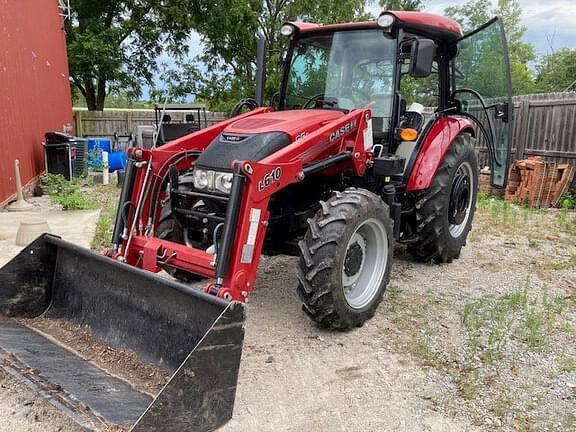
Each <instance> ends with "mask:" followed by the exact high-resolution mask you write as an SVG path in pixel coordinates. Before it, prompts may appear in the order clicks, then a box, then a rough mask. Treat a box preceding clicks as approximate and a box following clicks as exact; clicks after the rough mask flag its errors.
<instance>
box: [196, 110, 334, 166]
mask: <svg viewBox="0 0 576 432" xmlns="http://www.w3.org/2000/svg"><path fill="white" fill-rule="evenodd" d="M343 115H344V113H343V112H341V111H333V110H294V111H277V112H270V113H264V114H257V115H254V116H251V117H247V118H243V119H240V120H238V121H237V122H234V123H232V124H231V125H229V126H228V127H227V128H226V129H224V131H222V133H221V134H220V135H218V137H216V139H214V141H212V142H211V143H210V145H209V146H208V147H207V148H206V149H205V150H204V151H203V152H202V154H201V155H200V156H199V157H198V159H197V160H196V166H197V167H198V168H204V169H212V170H219V171H230V170H231V167H232V163H233V161H235V160H251V161H259V160H262V159H264V158H265V157H267V156H270V155H271V154H273V153H275V152H277V151H278V150H281V149H282V148H284V147H286V146H287V145H289V144H290V143H292V142H294V141H296V140H297V139H301V138H302V137H304V136H305V135H306V134H308V133H311V132H314V131H315V130H317V129H318V128H320V127H322V126H323V125H325V124H326V123H328V122H330V121H333V120H336V119H337V118H339V117H341V116H343Z"/></svg>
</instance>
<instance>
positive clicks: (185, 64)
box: [65, 0, 576, 110]
mask: <svg viewBox="0 0 576 432" xmlns="http://www.w3.org/2000/svg"><path fill="white" fill-rule="evenodd" d="M372 4H374V3H372V1H371V0H340V1H337V2H334V1H332V0H264V1H262V0H71V1H70V6H71V19H69V20H67V21H66V23H65V28H66V35H67V42H68V54H69V64H70V75H71V82H72V86H73V88H74V91H75V94H76V95H79V94H80V95H82V96H83V98H84V99H85V101H86V105H87V106H88V108H89V109H91V110H101V109H103V107H104V106H105V101H106V97H107V96H108V95H118V97H116V98H114V97H113V98H111V99H110V100H109V102H108V105H110V104H113V105H114V104H122V103H123V102H122V101H124V100H126V101H128V102H130V101H134V100H137V99H138V98H139V97H141V96H142V89H143V88H150V89H151V91H150V95H151V99H153V100H156V101H159V100H162V99H163V97H164V95H165V94H166V90H168V92H169V95H170V98H171V99H172V100H178V99H186V98H189V97H190V96H194V97H195V98H196V99H197V100H199V101H203V102H206V103H208V104H209V106H210V108H211V109H215V110H228V109H230V108H231V106H232V105H233V104H234V103H235V102H236V101H237V100H239V99H241V98H244V97H249V96H253V95H254V88H255V68H256V36H257V34H258V33H262V34H263V35H264V37H265V38H266V42H267V52H266V56H267V67H268V70H267V78H268V79H267V87H266V93H265V94H266V97H267V98H270V97H271V96H272V95H273V94H274V93H275V92H276V91H277V90H278V87H279V81H280V74H281V67H280V64H281V62H282V60H283V52H284V50H285V47H286V42H287V40H286V39H285V38H283V37H282V36H280V35H279V29H280V27H281V25H282V23H283V22H285V21H292V20H298V21H313V22H318V23H329V22H346V21H357V20H364V19H367V18H369V17H370V15H369V14H368V13H367V12H366V11H367V6H369V5H372ZM378 4H379V5H380V6H382V7H383V8H385V9H389V10H423V9H425V7H426V6H427V1H426V0H379V2H378ZM521 12H522V11H521V8H520V3H519V0H497V1H494V0H468V1H467V2H466V3H464V4H462V5H460V6H450V7H448V8H446V9H445V14H446V15H448V16H451V17H453V18H454V19H456V20H457V21H458V22H460V23H461V25H462V26H463V28H464V30H465V31H469V30H472V29H474V28H476V27H478V26H480V25H482V24H484V23H485V22H486V21H488V20H489V19H490V18H492V17H493V16H495V15H499V16H500V17H502V19H503V22H504V26H505V29H506V34H507V38H508V47H509V52H510V64H511V70H512V81H513V92H514V93H515V94H526V93H531V92H534V91H538V90H542V91H552V90H556V91H561V90H564V89H565V88H567V87H568V86H569V85H570V84H571V83H572V81H573V80H574V79H576V76H574V73H575V72H574V69H573V67H574V64H576V54H575V53H574V50H567V49H566V50H560V51H558V52H556V53H553V54H551V55H549V56H545V57H543V58H542V59H540V61H538V62H537V63H536V69H535V70H536V73H534V68H531V67H529V65H530V64H533V62H534V61H535V60H536V54H535V50H534V47H533V46H532V45H531V44H529V43H527V42H525V41H524V40H523V39H524V35H525V32H526V27H525V26H523V25H522V23H521ZM193 31H195V32H196V33H197V34H198V35H199V38H200V41H201V43H202V44H201V46H202V52H201V54H200V55H198V56H197V57H196V58H190V57H189V55H188V45H189V44H190V35H191V33H192V32H193ZM163 54H168V55H169V56H170V57H171V58H172V60H170V61H169V62H168V64H160V65H159V61H158V59H159V58H160V56H162V55H163ZM534 75H536V79H535V77H534ZM572 87H576V84H573V85H572ZM112 99H114V100H112Z"/></svg>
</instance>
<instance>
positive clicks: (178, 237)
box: [156, 201, 203, 283]
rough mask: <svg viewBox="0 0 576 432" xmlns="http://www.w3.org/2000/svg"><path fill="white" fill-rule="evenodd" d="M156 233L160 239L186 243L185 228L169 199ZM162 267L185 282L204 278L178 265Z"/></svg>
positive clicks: (163, 209)
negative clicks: (177, 217) (175, 214)
mask: <svg viewBox="0 0 576 432" xmlns="http://www.w3.org/2000/svg"><path fill="white" fill-rule="evenodd" d="M156 233H157V236H158V238H159V239H163V240H168V241H171V242H174V243H180V244H186V241H185V233H184V229H183V228H182V226H181V225H180V224H179V223H178V222H177V221H176V219H174V216H173V215H172V209H171V207H170V202H169V201H168V202H167V203H165V205H164V207H163V208H162V212H161V214H160V223H159V224H158V229H157V230H156ZM162 269H163V270H164V271H165V272H166V273H168V274H169V275H170V276H172V277H173V278H175V279H178V280H179V281H181V282H184V283H192V282H196V281H199V280H201V279H203V278H202V276H199V275H196V274H194V273H190V272H187V271H185V270H182V269H179V268H176V267H172V266H170V265H168V264H164V265H163V266H162Z"/></svg>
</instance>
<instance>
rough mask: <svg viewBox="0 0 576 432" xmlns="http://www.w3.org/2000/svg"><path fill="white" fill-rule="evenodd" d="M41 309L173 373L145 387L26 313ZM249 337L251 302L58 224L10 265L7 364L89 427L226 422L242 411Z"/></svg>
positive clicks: (0, 335) (5, 271) (3, 316)
mask: <svg viewBox="0 0 576 432" xmlns="http://www.w3.org/2000/svg"><path fill="white" fill-rule="evenodd" d="M40 316H42V317H43V318H48V319H61V320H66V321H67V322H70V323H72V324H74V325H77V326H81V327H88V328H89V329H90V330H91V332H92V335H93V336H94V338H95V339H97V340H98V341H101V342H103V343H105V344H107V345H109V346H111V347H114V348H119V349H124V348H125V349H130V350H133V351H134V352H135V353H136V354H137V355H138V357H139V358H140V359H141V360H142V361H143V362H146V363H150V364H153V365H155V366H157V367H159V368H161V369H163V370H164V371H166V372H168V374H170V379H169V381H168V383H167V384H166V385H165V386H164V388H163V389H162V390H161V391H160V392H159V393H158V394H157V395H155V396H154V397H151V396H150V395H148V394H146V393H144V392H141V391H138V390H137V389H135V388H134V387H133V386H131V385H130V384H129V383H126V382H125V381H123V380H121V379H119V378H117V377H115V376H112V375H110V374H109V373H108V372H106V371H105V370H103V369H100V368H98V367H97V366H95V365H94V364H92V363H90V362H89V361H87V360H84V359H82V358H80V357H79V356H78V355H76V354H75V353H74V352H72V351H69V350H68V349H66V348H64V347H62V346H60V345H58V344H55V343H54V342H53V341H52V340H51V339H49V338H46V337H44V335H42V334H41V333H38V332H36V331H34V330H33V329H32V328H30V327H27V326H26V324H23V323H22V321H21V320H20V318H35V317H40ZM243 338H244V306H243V305H242V304H241V303H236V302H228V301H225V300H223V299H220V298H217V297H214V296H211V295H209V294H205V293H203V292H200V291H197V290H195V289H193V288H191V287H188V286H187V285H184V284H181V283H178V282H175V281H172V280H168V279H165V278H162V277H160V276H157V275H155V274H153V273H150V272H146V271H143V270H140V269H138V268H135V267H131V266H128V265H126V264H122V263H120V262H117V261H115V260H113V259H111V258H108V257H105V256H102V255H99V254H97V253H95V252H92V251H89V250H86V249H83V248H80V247H78V246H75V245H73V244H71V243H68V242H65V241H63V240H61V239H59V238H58V237H55V236H52V235H49V234H44V235H43V236H41V237H39V238H38V239H37V240H35V241H34V242H32V243H31V244H30V245H28V246H27V247H26V248H25V249H24V250H22V252H20V254H19V255H17V256H16V257H15V258H14V259H12V260H11V261H10V262H9V263H7V264H6V265H5V266H4V267H2V268H1V269H0V354H4V355H1V356H0V366H1V367H3V368H4V369H5V370H7V371H8V372H9V373H10V374H12V375H13V376H15V377H17V378H19V379H21V380H22V381H24V382H26V383H27V384H28V385H29V386H31V387H32V388H34V389H35V390H36V391H37V392H39V393H40V394H42V395H44V396H46V397H47V398H48V400H49V401H50V402H51V403H52V404H53V405H54V406H56V407H57V408H59V409H60V410H62V411H63V412H65V413H66V414H68V415H69V416H71V417H72V418H73V419H74V420H76V421H77V422H78V423H79V424H81V425H82V426H84V427H86V428H88V429H93V430H97V429H98V425H101V424H102V422H104V423H105V424H106V425H107V426H108V425H118V426H121V427H126V428H129V430H130V431H134V432H144V431H146V432H149V431H163V432H172V431H174V432H176V431H178V432H179V431H185V430H186V431H188V430H189V431H213V430H215V429H217V428H218V427H220V426H221V425H223V424H224V423H226V422H227V421H228V420H229V419H230V418H231V416H232V411H233V407H234V399H235V394H236V385H237V380H238V371H239V365H240V358H241V353H242V343H243ZM38 353H40V354H41V355H38ZM30 371H39V372H37V373H36V372H34V373H30ZM55 389H56V390H55ZM86 407H87V408H86Z"/></svg>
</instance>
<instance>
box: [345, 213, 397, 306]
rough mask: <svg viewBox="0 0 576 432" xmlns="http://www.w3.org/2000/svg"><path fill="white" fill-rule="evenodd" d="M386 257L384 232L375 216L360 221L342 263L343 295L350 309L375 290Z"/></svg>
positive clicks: (362, 303)
mask: <svg viewBox="0 0 576 432" xmlns="http://www.w3.org/2000/svg"><path fill="white" fill-rule="evenodd" d="M387 261H388V235H387V232H386V229H385V228H384V224H383V223H382V222H381V221H379V220H378V219H368V220H366V221H364V222H363V223H362V224H361V225H360V226H358V228H356V231H354V233H353V234H352V236H351V237H350V240H349V241H348V244H347V245H346V253H345V255H344V261H343V265H342V286H343V289H344V298H345V299H346V302H347V303H348V305H349V306H350V307H351V308H353V309H362V308H364V307H366V306H367V305H369V304H370V303H371V302H372V300H374V297H375V296H376V295H377V294H378V291H379V289H380V285H381V284H382V279H383V278H384V273H385V271H386V265H387Z"/></svg>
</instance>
